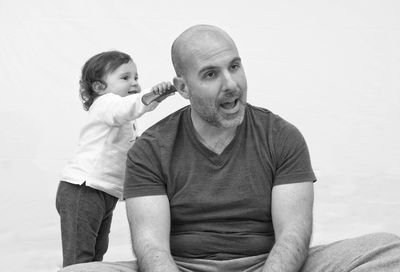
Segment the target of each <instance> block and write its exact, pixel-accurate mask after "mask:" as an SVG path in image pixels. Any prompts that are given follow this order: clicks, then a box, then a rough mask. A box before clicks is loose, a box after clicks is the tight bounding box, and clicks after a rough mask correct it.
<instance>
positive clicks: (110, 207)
mask: <svg viewBox="0 0 400 272" xmlns="http://www.w3.org/2000/svg"><path fill="white" fill-rule="evenodd" d="M103 195H104V200H105V206H106V214H105V216H104V219H103V222H102V224H101V226H100V229H99V233H98V236H97V241H96V255H95V256H94V260H95V261H102V260H103V256H104V254H105V253H106V252H107V249H108V241H109V239H108V237H109V234H110V228H111V222H112V216H113V211H114V209H115V206H116V204H117V202H118V198H116V197H114V196H111V195H109V194H107V193H103Z"/></svg>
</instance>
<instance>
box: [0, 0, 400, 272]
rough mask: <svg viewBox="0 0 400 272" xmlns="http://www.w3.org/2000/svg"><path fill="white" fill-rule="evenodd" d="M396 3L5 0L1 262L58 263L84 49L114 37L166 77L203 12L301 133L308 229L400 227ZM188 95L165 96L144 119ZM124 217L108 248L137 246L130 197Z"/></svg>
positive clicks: (348, 232) (0, 62)
mask: <svg viewBox="0 0 400 272" xmlns="http://www.w3.org/2000/svg"><path fill="white" fill-rule="evenodd" d="M399 14H400V2H398V1H395V0H393V1H388V0H376V1H355V0H347V1H317V0H315V1H288V0H285V1H266V0H258V1H235V0H220V1H215V0H203V1H184V0H169V1H150V0H148V1H132V0H131V1H128V0H126V1H105V0H103V1H95V0H92V1H78V0H76V1H70V0H68V1H67V0H65V1H54V0H41V1H28V0H27V1H15V0H12V1H11V0H1V2H0V90H1V99H0V118H1V122H0V124H1V130H0V150H1V152H0V178H1V182H2V183H1V184H2V188H3V189H2V190H0V201H1V205H0V212H1V217H2V219H1V223H0V244H1V245H2V246H1V247H0V270H1V271H21V270H22V269H23V268H27V267H30V268H33V270H37V271H54V269H55V268H56V267H57V266H58V265H60V262H61V253H60V252H61V249H60V237H59V226H58V224H59V222H58V215H57V213H56V211H55V207H54V197H55V190H56V188H57V184H58V173H59V171H60V170H61V168H62V167H63V165H64V163H65V162H66V160H67V159H69V158H70V156H71V155H72V152H73V149H74V147H75V145H76V140H77V136H78V131H79V126H80V124H81V122H82V118H83V117H84V114H85V112H84V111H83V110H82V109H81V104H80V101H79V97H78V78H79V73H80V69H81V67H82V65H83V63H84V62H85V61H86V60H87V59H88V58H89V57H91V56H92V55H94V54H96V53H98V52H101V51H105V50H110V49H117V50H121V51H125V52H127V53H129V54H130V55H131V56H132V57H133V59H134V60H135V62H136V63H137V65H138V69H139V73H140V80H141V84H142V86H143V87H150V86H152V84H154V83H157V82H159V81H165V80H171V79H172V77H173V76H174V73H173V69H172V65H171V62H170V55H169V54H170V53H169V52H170V45H171V43H172V41H173V40H174V39H175V37H176V36H177V35H178V34H180V33H181V32H182V31H183V30H184V29H186V28H187V27H189V26H191V25H193V24H198V23H207V24H215V25H218V26H220V27H222V28H223V29H225V30H226V31H228V33H230V34H231V36H232V37H233V38H234V39H235V41H236V42H237V46H238V48H239V51H240V54H241V57H242V59H243V63H244V66H245V69H246V73H247V78H248V83H249V97H248V100H249V102H250V103H251V104H254V105H257V106H262V107H265V108H268V109H270V110H272V111H273V112H275V113H278V114H279V115H281V116H282V117H284V118H285V119H287V120H288V121H290V122H292V123H293V124H295V125H296V126H297V127H298V128H299V129H300V130H301V131H302V133H303V134H304V136H305V138H306V140H307V142H308V145H309V149H310V152H311V156H312V162H313V166H314V169H315V171H316V174H317V176H318V179H319V181H318V182H317V183H316V202H315V234H314V240H313V241H314V242H313V243H314V244H316V243H321V242H329V241H333V240H336V239H340V238H347V237H352V236H355V235H358V234H362V233H367V232H371V231H391V232H394V233H397V234H400V212H399V210H400V201H399V200H398V198H399V197H398V195H399V189H400V185H399V182H400V168H399V162H400V141H399V139H400V124H399V116H400V76H399V75H400V19H399ZM186 104H187V101H185V100H184V99H183V98H181V97H180V96H179V95H176V96H174V97H172V98H170V99H168V100H167V101H165V102H163V103H162V104H161V105H160V107H159V108H158V109H157V110H156V111H154V112H152V113H149V114H147V115H146V116H145V117H143V118H142V119H141V120H140V121H139V124H140V127H141V130H142V131H143V130H144V129H145V128H147V127H148V126H150V125H151V124H152V123H154V122H155V121H157V120H158V119H160V118H161V117H163V116H166V115H167V114H168V113H170V112H172V111H174V110H175V109H178V108H179V107H181V106H183V105H186ZM115 218H116V219H115V221H114V225H113V229H112V236H111V245H110V250H109V253H108V255H106V259H109V260H114V259H117V260H118V259H124V258H125V259H129V258H130V250H129V238H128V237H127V236H128V232H127V226H126V222H125V220H124V212H123V204H120V205H119V207H118V209H117V211H116V215H115ZM21 257H22V258H21ZM21 259H22V260H21ZM13 262H15V263H13Z"/></svg>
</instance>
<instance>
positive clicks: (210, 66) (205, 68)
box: [199, 65, 217, 74]
mask: <svg viewBox="0 0 400 272" xmlns="http://www.w3.org/2000/svg"><path fill="white" fill-rule="evenodd" d="M216 68H217V66H215V65H208V66H205V67H203V68H201V69H200V71H199V74H201V73H203V72H204V71H207V70H214V69H216Z"/></svg>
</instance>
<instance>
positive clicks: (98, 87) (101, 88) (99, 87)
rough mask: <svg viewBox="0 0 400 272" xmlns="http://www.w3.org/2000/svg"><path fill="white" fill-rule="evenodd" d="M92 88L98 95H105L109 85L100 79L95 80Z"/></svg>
mask: <svg viewBox="0 0 400 272" xmlns="http://www.w3.org/2000/svg"><path fill="white" fill-rule="evenodd" d="M92 88H93V90H94V91H95V92H96V93H97V94H98V95H103V94H104V93H105V91H106V88H107V87H106V85H104V84H103V83H101V82H100V81H95V82H94V83H93V84H92Z"/></svg>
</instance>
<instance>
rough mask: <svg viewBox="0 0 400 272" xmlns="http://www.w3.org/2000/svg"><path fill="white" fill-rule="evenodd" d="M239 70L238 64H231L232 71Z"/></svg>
mask: <svg viewBox="0 0 400 272" xmlns="http://www.w3.org/2000/svg"><path fill="white" fill-rule="evenodd" d="M239 68H240V64H238V63H235V64H232V66H231V69H232V70H237V69H239Z"/></svg>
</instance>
